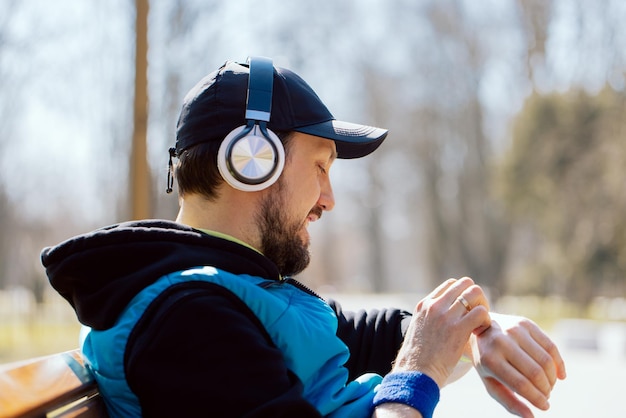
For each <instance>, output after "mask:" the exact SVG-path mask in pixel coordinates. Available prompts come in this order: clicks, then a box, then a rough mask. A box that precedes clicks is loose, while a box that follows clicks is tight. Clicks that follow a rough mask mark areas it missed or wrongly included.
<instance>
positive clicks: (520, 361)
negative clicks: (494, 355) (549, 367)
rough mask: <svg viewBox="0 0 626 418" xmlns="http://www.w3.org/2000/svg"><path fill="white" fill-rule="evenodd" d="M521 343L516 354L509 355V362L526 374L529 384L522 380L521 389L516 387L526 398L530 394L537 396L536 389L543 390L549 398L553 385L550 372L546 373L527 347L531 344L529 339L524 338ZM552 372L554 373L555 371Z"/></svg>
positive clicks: (544, 394) (544, 395)
mask: <svg viewBox="0 0 626 418" xmlns="http://www.w3.org/2000/svg"><path fill="white" fill-rule="evenodd" d="M519 345H520V348H519V349H518V350H516V351H517V353H515V354H516V355H514V356H510V357H509V362H510V363H511V365H512V366H513V367H514V368H515V369H516V370H517V371H518V372H519V373H521V374H522V375H523V376H524V378H525V380H526V381H527V382H528V384H527V383H526V382H520V385H519V389H516V388H514V389H515V390H516V391H517V393H519V394H520V396H522V397H524V398H526V399H529V398H528V397H529V396H530V397H534V396H536V394H535V391H539V392H541V394H542V395H543V397H545V398H546V399H547V398H548V397H549V396H550V392H551V391H552V387H553V384H552V382H551V380H550V374H549V373H546V371H545V370H544V368H543V366H542V365H541V364H539V363H538V362H537V361H536V360H535V359H534V358H533V357H532V356H531V355H530V354H529V353H528V351H527V350H528V348H527V347H528V346H529V345H531V344H529V343H528V340H525V339H522V341H520V342H519ZM530 351H533V350H530ZM552 374H553V375H554V371H553V372H552ZM529 400H530V399H529Z"/></svg>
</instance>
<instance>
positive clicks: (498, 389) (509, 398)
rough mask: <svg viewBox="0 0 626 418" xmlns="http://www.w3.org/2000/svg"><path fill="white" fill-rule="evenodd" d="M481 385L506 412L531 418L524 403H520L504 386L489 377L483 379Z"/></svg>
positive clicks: (528, 409)
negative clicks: (483, 385) (482, 384)
mask: <svg viewBox="0 0 626 418" xmlns="http://www.w3.org/2000/svg"><path fill="white" fill-rule="evenodd" d="M483 383H484V384H485V388H487V392H488V393H489V395H490V396H491V397H492V398H493V399H495V400H496V401H497V402H498V403H499V404H500V405H502V406H504V407H505V408H506V410H507V411H509V412H510V413H512V414H515V415H517V416H520V417H523V418H526V417H528V418H532V417H533V413H532V411H531V410H530V408H529V407H528V406H526V404H525V403H524V402H522V401H520V400H519V399H518V398H517V396H515V394H514V393H513V392H511V390H510V389H509V388H507V387H506V386H505V385H503V384H502V383H500V382H498V381H497V380H496V379H494V378H491V377H487V378H485V379H483Z"/></svg>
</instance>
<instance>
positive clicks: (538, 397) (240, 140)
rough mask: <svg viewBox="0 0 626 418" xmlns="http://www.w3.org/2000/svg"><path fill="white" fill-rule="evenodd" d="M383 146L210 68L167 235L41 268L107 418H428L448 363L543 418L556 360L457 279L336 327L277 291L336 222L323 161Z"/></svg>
mask: <svg viewBox="0 0 626 418" xmlns="http://www.w3.org/2000/svg"><path fill="white" fill-rule="evenodd" d="M386 135H387V131H385V130H383V129H379V128H373V127H368V126H362V125H356V124H350V123H345V122H340V121H336V120H335V118H334V117H333V116H332V115H331V114H330V112H329V111H328V109H327V108H326V106H325V105H324V104H323V103H322V102H321V100H320V99H319V98H318V97H317V95H316V94H315V93H314V92H313V90H312V89H311V88H310V87H309V86H308V85H307V84H306V82H304V80H302V79H301V78H300V77H298V76H297V75H296V74H294V73H292V72H291V71H289V70H286V69H283V68H274V67H273V65H272V63H271V60H269V59H266V58H253V59H251V60H250V61H249V65H248V64H237V63H234V62H227V63H225V64H224V65H223V66H222V67H221V68H220V69H219V70H217V71H216V72H214V73H211V74H210V75H208V76H207V77H205V78H204V79H203V80H201V81H200V83H198V85H196V87H194V88H193V89H192V90H191V91H190V92H189V93H188V95H187V97H186V98H185V100H184V104H183V108H182V112H181V115H180V118H179V121H178V127H177V138H176V147H175V148H173V149H172V150H170V171H172V170H173V164H172V157H178V163H177V165H176V169H175V172H174V174H173V177H174V178H176V180H177V183H178V187H179V201H180V212H179V214H178V217H177V219H176V222H175V223H174V222H168V221H141V222H132V223H124V224H119V225H114V226H110V227H107V228H103V229H100V230H96V231H94V232H92V233H90V234H86V235H83V236H79V237H75V238H72V239H70V240H68V241H66V242H64V243H61V244H60V245H58V246H57V247H54V248H47V249H45V250H44V251H43V254H42V261H43V264H44V265H45V266H46V269H47V274H48V276H49V278H50V282H51V284H52V286H54V288H55V289H56V290H57V291H58V292H59V293H60V294H61V295H63V296H64V297H65V298H66V299H67V300H68V301H69V302H70V303H71V304H72V306H73V307H74V308H75V310H76V313H77V316H78V318H79V320H80V321H81V322H82V323H83V324H85V325H87V326H88V327H90V331H89V333H88V334H87V336H86V338H85V340H84V343H83V346H82V350H83V353H84V354H85V357H86V359H87V361H88V363H89V366H90V368H91V370H93V372H94V375H95V377H96V379H97V381H98V383H99V386H100V390H101V392H102V394H103V396H104V398H105V401H106V403H107V407H108V410H109V413H110V414H111V416H138V415H144V416H219V417H224V416H251V417H257V416H263V417H279V416H284V417H317V416H326V415H329V416H369V415H371V414H372V413H374V414H375V415H376V416H417V417H421V416H423V417H430V416H431V415H432V413H433V410H434V408H435V405H436V404H437V402H438V400H439V388H440V387H442V386H443V385H444V384H445V383H446V382H447V381H448V380H451V379H450V378H451V375H452V374H453V373H454V372H455V367H457V364H458V363H459V359H460V358H461V356H462V355H463V354H465V358H466V360H465V362H466V363H467V362H473V363H474V364H475V366H476V368H477V370H478V372H479V373H480V375H481V377H482V378H483V381H484V382H485V384H486V386H487V389H488V390H489V392H490V393H491V394H492V396H494V397H495V398H496V399H497V400H498V401H499V402H501V403H502V404H503V405H504V406H505V407H506V408H507V409H509V410H510V411H512V412H514V413H517V414H520V415H523V416H531V415H532V414H531V412H530V409H529V408H528V406H526V405H525V403H524V402H522V401H520V400H518V399H517V398H516V397H515V395H514V392H516V393H518V394H519V395H520V396H521V397H523V398H525V399H526V400H528V401H529V402H530V403H532V404H533V405H535V406H537V407H539V408H542V409H546V408H547V407H548V404H547V399H548V397H549V394H550V391H551V390H552V387H553V385H554V383H555V380H556V379H557V378H564V377H565V370H564V365H563V361H562V359H561V357H560V355H559V353H558V350H557V349H556V347H555V346H554V344H553V343H552V342H551V341H550V340H549V339H548V338H547V337H546V335H545V334H544V333H543V332H542V331H541V330H540V329H539V328H537V327H536V325H534V324H533V323H531V322H530V321H527V320H519V321H514V322H513V324H512V325H510V326H508V327H506V328H502V325H501V324H500V323H499V322H500V321H495V320H494V321H493V322H492V321H491V317H490V315H489V314H488V304H487V301H486V298H485V295H484V293H483V291H482V289H481V288H480V287H479V286H477V285H476V284H474V282H473V281H472V280H471V279H469V278H462V279H459V280H454V279H450V280H448V281H446V282H444V283H443V284H442V285H440V286H439V287H438V288H437V289H435V290H434V291H433V292H432V293H431V294H429V295H428V296H427V297H426V298H424V299H423V300H422V301H420V302H419V303H418V304H417V306H416V308H415V310H414V312H413V314H412V315H411V314H410V313H408V312H403V311H400V310H383V311H381V312H372V313H369V314H364V313H363V314H354V313H348V312H343V311H342V310H341V308H340V307H339V305H337V304H335V303H333V302H331V303H330V304H328V303H326V302H325V301H324V300H323V299H322V298H320V297H319V296H317V295H316V294H315V293H314V292H313V291H311V290H310V289H308V288H307V287H305V286H304V285H302V284H301V283H299V282H297V281H296V280H294V279H293V278H292V276H294V275H296V274H298V273H299V272H301V271H302V270H303V269H304V268H305V267H306V266H307V264H308V262H309V253H308V246H309V234H308V232H307V226H308V224H309V223H310V222H314V221H317V220H318V219H319V218H320V217H321V216H322V213H323V212H324V211H329V210H332V208H333V206H334V204H335V200H334V196H333V192H332V188H331V184H330V179H329V170H330V168H331V165H332V164H333V161H334V160H335V159H336V158H358V157H362V156H365V155H367V154H369V153H371V152H373V151H374V150H375V149H376V148H377V147H378V146H379V145H380V144H381V143H382V141H383V140H384V139H385V137H386ZM171 186H172V179H171V178H168V190H169V191H171ZM461 364H463V362H461ZM457 369H458V367H457ZM382 376H384V379H383V377H382Z"/></svg>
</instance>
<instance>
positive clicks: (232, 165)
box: [217, 125, 285, 192]
mask: <svg viewBox="0 0 626 418" xmlns="http://www.w3.org/2000/svg"><path fill="white" fill-rule="evenodd" d="M264 131H265V133H267V135H265V134H264V132H262V130H261V129H260V127H259V126H258V125H254V126H253V127H252V128H250V127H248V126H245V125H244V126H240V127H238V128H235V129H234V130H233V131H231V132H230V133H229V134H228V135H227V136H226V138H224V140H223V141H222V143H221V145H220V148H219V151H218V153H217V167H218V169H219V171H220V174H221V175H222V178H223V179H224V180H225V181H226V182H227V183H228V184H230V185H231V186H232V187H234V188H235V189H238V190H242V191H245V192H256V191H260V190H263V189H266V188H268V187H269V186H271V185H272V184H274V183H275V182H276V180H278V177H280V175H281V173H282V171H283V168H284V166H285V149H284V147H283V144H282V142H280V139H279V138H278V136H277V135H276V134H275V133H274V132H272V131H271V130H269V129H265V130H264Z"/></svg>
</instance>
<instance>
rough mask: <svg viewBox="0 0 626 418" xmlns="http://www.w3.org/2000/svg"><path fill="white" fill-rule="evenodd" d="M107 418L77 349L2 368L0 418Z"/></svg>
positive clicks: (102, 402) (0, 367)
mask: <svg viewBox="0 0 626 418" xmlns="http://www.w3.org/2000/svg"><path fill="white" fill-rule="evenodd" d="M8 417H50V418H57V417H64V418H69V417H85V418H90V417H96V418H106V417H107V413H106V409H105V407H104V401H103V400H102V398H101V397H100V394H99V392H98V386H97V385H96V381H95V380H94V378H93V376H92V375H91V373H90V372H89V370H88V369H87V368H86V367H85V364H84V362H83V358H82V355H81V354H80V352H79V351H78V350H73V351H68V352H64V353H59V354H54V355H51V356H46V357H41V358H37V359H31V360H26V361H21V362H16V363H10V364H5V365H0V418H8Z"/></svg>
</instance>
